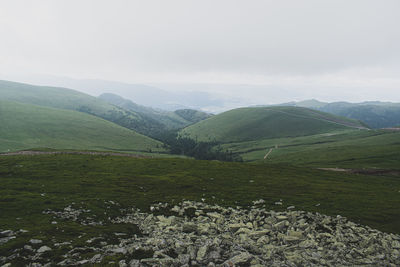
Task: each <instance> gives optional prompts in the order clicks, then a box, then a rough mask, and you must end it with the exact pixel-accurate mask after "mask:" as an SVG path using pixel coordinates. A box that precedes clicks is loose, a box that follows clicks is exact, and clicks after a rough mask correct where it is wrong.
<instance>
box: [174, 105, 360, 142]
mask: <svg viewBox="0 0 400 267" xmlns="http://www.w3.org/2000/svg"><path fill="white" fill-rule="evenodd" d="M351 127H363V126H362V124H361V123H359V122H357V121H354V120H350V119H346V118H343V117H337V116H334V115H331V114H327V113H323V112H319V111H313V110H310V109H306V108H299V107H263V108H240V109H234V110H230V111H227V112H224V113H222V114H219V115H216V116H213V117H211V118H209V119H206V120H203V121H200V122H198V123H196V124H194V125H191V126H189V127H187V128H185V129H184V130H182V131H181V133H182V134H188V135H189V136H191V137H193V138H197V139H198V140H200V141H207V140H216V141H219V142H223V143H229V142H242V141H254V140H262V139H268V138H278V137H279V138H282V137H298V136H307V135H313V134H320V133H327V132H332V131H337V130H345V129H349V128H351Z"/></svg>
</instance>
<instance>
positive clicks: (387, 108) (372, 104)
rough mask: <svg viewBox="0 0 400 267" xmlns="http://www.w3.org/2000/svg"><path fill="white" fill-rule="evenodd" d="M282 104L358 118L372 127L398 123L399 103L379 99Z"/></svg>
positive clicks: (307, 101) (399, 116)
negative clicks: (351, 101)
mask: <svg viewBox="0 0 400 267" xmlns="http://www.w3.org/2000/svg"><path fill="white" fill-rule="evenodd" d="M282 105H287V106H296V107H305V108H311V109H316V110H319V111H323V112H328V113H331V114H335V115H338V116H343V117H347V118H351V119H355V120H360V121H362V122H364V123H366V124H367V125H368V126H370V127H372V128H388V127H393V126H396V125H398V124H399V123H400V103H391V102H380V101H369V102H362V103H349V102H333V103H325V102H320V101H318V100H315V99H312V100H306V101H301V102H290V103H286V104H282Z"/></svg>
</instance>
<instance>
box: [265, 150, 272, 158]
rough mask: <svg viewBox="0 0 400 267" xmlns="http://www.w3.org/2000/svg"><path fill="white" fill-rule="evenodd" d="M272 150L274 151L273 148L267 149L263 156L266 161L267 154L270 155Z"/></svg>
mask: <svg viewBox="0 0 400 267" xmlns="http://www.w3.org/2000/svg"><path fill="white" fill-rule="evenodd" d="M272 150H274V149H273V148H270V149H269V151H268V153H267V154H265V156H264V159H267V158H268V156H269V154H271V152H272Z"/></svg>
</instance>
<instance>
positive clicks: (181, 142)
mask: <svg viewBox="0 0 400 267" xmlns="http://www.w3.org/2000/svg"><path fill="white" fill-rule="evenodd" d="M158 139H159V140H161V141H162V142H163V143H164V144H165V148H166V149H168V150H169V151H170V153H171V154H176V155H184V156H189V157H193V158H195V159H202V160H221V161H243V159H242V158H241V157H240V156H239V155H237V154H234V153H232V151H230V150H224V149H223V148H222V147H221V145H220V144H218V143H217V142H216V141H210V142H198V141H197V140H193V139H192V138H190V137H188V136H181V135H179V134H178V133H177V132H176V131H169V132H165V133H164V134H163V135H162V136H159V138H158Z"/></svg>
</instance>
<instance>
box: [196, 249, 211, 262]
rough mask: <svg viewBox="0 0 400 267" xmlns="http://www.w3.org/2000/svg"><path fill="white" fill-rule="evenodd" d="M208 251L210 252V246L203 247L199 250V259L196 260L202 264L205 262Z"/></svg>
mask: <svg viewBox="0 0 400 267" xmlns="http://www.w3.org/2000/svg"><path fill="white" fill-rule="evenodd" d="M207 250H208V246H207V245H205V246H202V247H200V248H199V250H198V251H197V257H196V260H197V261H198V262H202V261H203V260H204V258H205V256H206V254H207Z"/></svg>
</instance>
